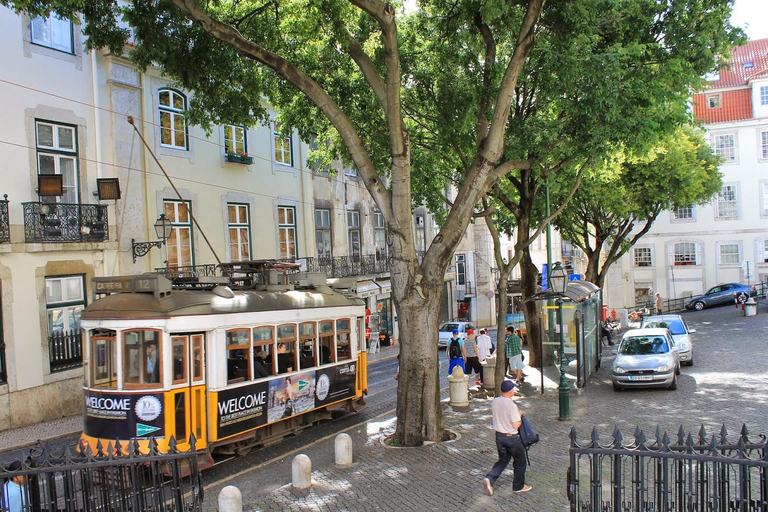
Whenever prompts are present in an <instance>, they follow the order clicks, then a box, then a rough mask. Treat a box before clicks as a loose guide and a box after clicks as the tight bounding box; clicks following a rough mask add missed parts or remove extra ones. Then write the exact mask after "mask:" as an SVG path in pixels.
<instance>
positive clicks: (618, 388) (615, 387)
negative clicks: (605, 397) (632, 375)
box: [613, 382, 621, 391]
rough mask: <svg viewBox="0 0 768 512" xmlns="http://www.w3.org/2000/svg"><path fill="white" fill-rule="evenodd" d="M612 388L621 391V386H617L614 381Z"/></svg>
mask: <svg viewBox="0 0 768 512" xmlns="http://www.w3.org/2000/svg"><path fill="white" fill-rule="evenodd" d="M613 390H614V391H621V386H619V385H618V384H616V383H615V382H614V383H613Z"/></svg>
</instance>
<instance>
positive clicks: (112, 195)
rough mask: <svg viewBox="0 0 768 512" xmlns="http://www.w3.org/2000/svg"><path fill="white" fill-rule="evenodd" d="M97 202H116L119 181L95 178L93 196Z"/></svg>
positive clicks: (118, 194)
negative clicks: (97, 199) (96, 198)
mask: <svg viewBox="0 0 768 512" xmlns="http://www.w3.org/2000/svg"><path fill="white" fill-rule="evenodd" d="M93 195H95V196H96V197H98V198H99V201H117V200H118V199H120V196H121V193H120V180H119V179H118V178H97V179H96V191H95V192H94V194H93Z"/></svg>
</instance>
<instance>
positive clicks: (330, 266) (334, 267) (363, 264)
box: [305, 254, 391, 277]
mask: <svg viewBox="0 0 768 512" xmlns="http://www.w3.org/2000/svg"><path fill="white" fill-rule="evenodd" d="M305 259H306V261H307V271H309V272H321V273H323V274H325V275H326V276H328V277H355V276H365V275H377V274H386V273H388V272H389V271H390V268H391V265H390V261H389V259H387V258H382V257H380V256H377V255H375V254H366V255H364V256H335V257H331V258H327V257H317V258H305Z"/></svg>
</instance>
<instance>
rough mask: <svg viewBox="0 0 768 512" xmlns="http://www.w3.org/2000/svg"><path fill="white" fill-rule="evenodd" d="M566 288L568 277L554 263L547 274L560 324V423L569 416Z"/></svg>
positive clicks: (557, 263)
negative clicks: (566, 367) (564, 298)
mask: <svg viewBox="0 0 768 512" xmlns="http://www.w3.org/2000/svg"><path fill="white" fill-rule="evenodd" d="M566 286H568V275H567V274H566V272H565V269H564V268H563V267H562V265H561V264H560V262H559V261H558V262H556V263H555V266H554V268H553V269H552V270H551V271H550V273H549V288H550V290H551V291H552V292H553V293H554V294H555V295H556V296H557V322H558V324H560V387H559V388H558V391H559V402H560V408H559V417H558V419H559V420H561V421H564V420H567V419H568V418H569V417H570V415H571V403H570V398H571V397H570V392H571V391H570V386H569V385H568V379H567V378H566V376H565V338H564V337H563V297H564V296H565V288H566Z"/></svg>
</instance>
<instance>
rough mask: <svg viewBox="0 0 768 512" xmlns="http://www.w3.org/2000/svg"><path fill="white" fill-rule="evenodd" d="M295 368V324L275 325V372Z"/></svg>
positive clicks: (286, 371)
mask: <svg viewBox="0 0 768 512" xmlns="http://www.w3.org/2000/svg"><path fill="white" fill-rule="evenodd" d="M297 368H298V364H297V361H296V325H295V324H286V325H279V326H278V327H277V373H288V372H292V371H294V370H296V369H297Z"/></svg>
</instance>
